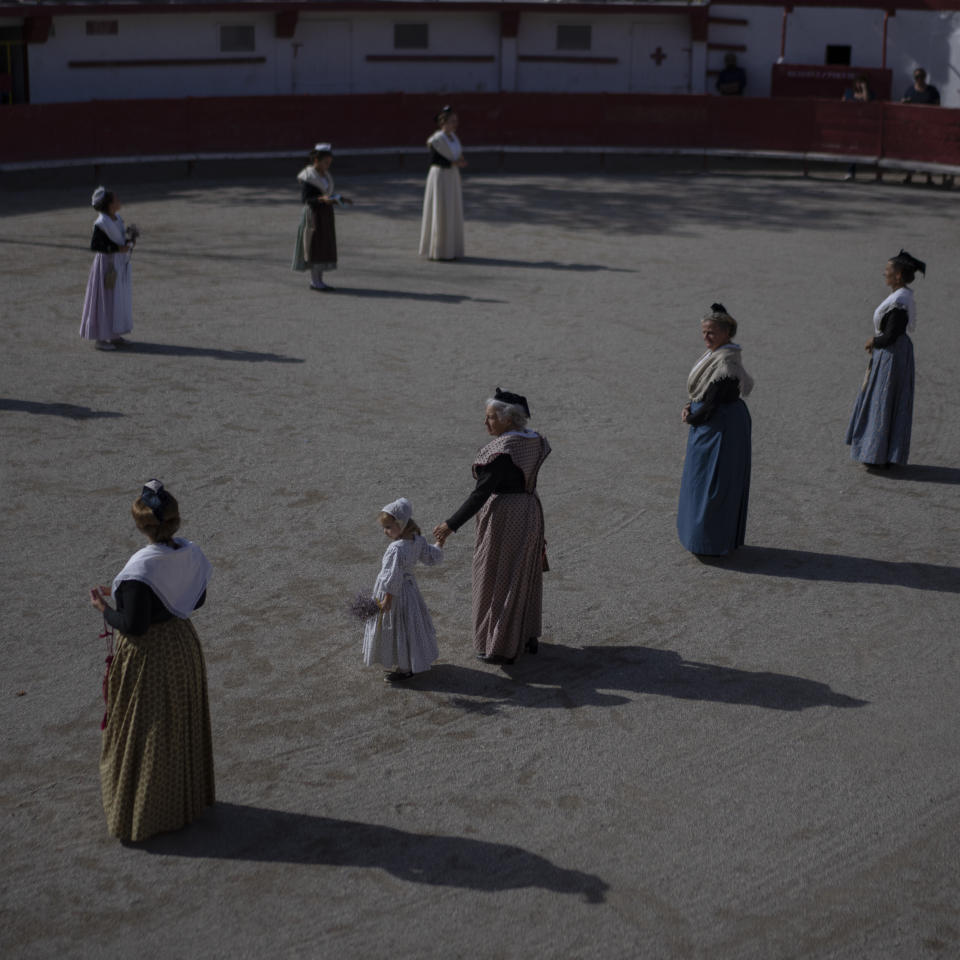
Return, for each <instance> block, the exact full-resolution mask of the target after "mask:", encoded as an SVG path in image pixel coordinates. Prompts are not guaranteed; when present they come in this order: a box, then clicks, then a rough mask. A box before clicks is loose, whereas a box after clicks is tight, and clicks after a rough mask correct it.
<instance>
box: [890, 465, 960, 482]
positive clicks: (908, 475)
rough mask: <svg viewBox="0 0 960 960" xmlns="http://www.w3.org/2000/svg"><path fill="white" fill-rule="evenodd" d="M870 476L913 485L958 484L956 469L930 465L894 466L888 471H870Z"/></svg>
mask: <svg viewBox="0 0 960 960" xmlns="http://www.w3.org/2000/svg"><path fill="white" fill-rule="evenodd" d="M871 475H872V476H874V477H879V478H880V479H881V480H912V481H913V482H915V483H960V469H958V468H957V467H935V466H933V465H931V464H923V463H908V464H905V465H904V466H902V467H901V466H897V465H896V464H894V465H893V466H891V467H890V468H889V469H888V470H875V471H871Z"/></svg>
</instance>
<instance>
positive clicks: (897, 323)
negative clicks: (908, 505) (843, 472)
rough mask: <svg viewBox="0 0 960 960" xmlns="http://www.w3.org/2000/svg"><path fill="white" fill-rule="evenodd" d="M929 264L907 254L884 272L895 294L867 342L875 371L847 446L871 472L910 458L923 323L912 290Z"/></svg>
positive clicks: (876, 315)
mask: <svg viewBox="0 0 960 960" xmlns="http://www.w3.org/2000/svg"><path fill="white" fill-rule="evenodd" d="M926 267H927V265H926V264H925V263H923V262H922V261H920V260H917V259H916V258H915V257H911V256H910V254H909V253H907V252H906V250H901V251H900V252H899V253H898V254H897V255H896V256H895V257H892V258H891V259H890V260H888V261H887V266H886V268H885V269H884V271H883V278H884V280H885V281H886V284H887V286H888V287H890V289H891V290H892V291H893V292H892V293H891V294H890V296H889V297H887V299H886V300H884V301H883V303H881V304H880V306H879V307H877V309H876V310H875V311H874V313H873V333H874V335H873V336H872V337H871V338H870V339H869V340H868V341H867V352H868V353H869V354H870V366H869V367H867V373H866V376H865V377H864V378H863V385H862V386H861V388H860V393H859V394H858V395H857V402H856V403H855V404H854V407H853V416H852V417H851V418H850V426H849V427H847V443H848V444H849V445H850V455H851V456H852V457H853V459H854V460H859V461H860V463H865V464H866V465H867V466H868V467H889V466H890V465H891V464H893V463H898V464H904V463H906V462H907V458H908V457H909V456H910V431H911V428H912V426H913V341H912V340H911V339H910V338H909V337H908V336H907V330H913V328H914V327H915V326H916V324H917V308H916V306H915V305H914V302H913V291H912V290H911V289H910V288H909V287H908V286H907V284H908V283H912V282H913V278H914V277H915V276H916V274H917V272H920V273H923V274H926Z"/></svg>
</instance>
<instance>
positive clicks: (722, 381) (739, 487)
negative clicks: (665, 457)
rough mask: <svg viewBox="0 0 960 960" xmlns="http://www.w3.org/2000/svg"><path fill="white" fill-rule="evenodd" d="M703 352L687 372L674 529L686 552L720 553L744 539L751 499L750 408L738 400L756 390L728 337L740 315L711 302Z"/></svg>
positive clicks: (732, 333) (731, 333)
mask: <svg viewBox="0 0 960 960" xmlns="http://www.w3.org/2000/svg"><path fill="white" fill-rule="evenodd" d="M701 330H702V333H703V341H704V343H705V344H706V345H707V352H706V353H705V354H704V355H703V356H702V357H701V358H700V359H699V360H698V361H697V362H696V363H695V364H694V366H693V369H692V370H691V371H690V376H689V377H688V378H687V392H688V393H689V395H690V402H689V403H688V404H687V405H686V406H685V407H684V408H683V413H682V414H681V419H682V420H683V422H684V423H686V424H688V425H689V427H690V434H689V437H688V439H687V457H686V460H685V461H684V464H683V479H682V480H681V481H680V506H679V509H678V511H677V533H678V534H679V536H680V542H681V543H682V544H683V545H684V546H685V547H686V548H687V549H688V550H689V551H690V552H691V553H696V554H701V555H704V556H720V555H722V554H726V553H729V552H730V551H731V550H735V549H736V548H737V547H740V546H742V545H743V540H744V534H745V532H746V529H747V502H748V500H749V498H750V412H749V410H747V405H746V404H745V403H744V402H743V400H741V399H740V397H741V395H742V396H747V395H748V394H749V393H750V391H751V390H752V389H753V378H752V377H751V376H750V375H749V374H748V373H747V371H746V370H744V369H743V362H742V360H741V356H742V351H741V349H740V347H739V346H738V345H737V344H735V343H734V342H733V337H734V336H735V335H736V332H737V321H736V320H734V319H733V317H731V316H730V314H729V313H727V310H726V308H725V307H724V305H723V304H722V303H714V304H712V305H711V307H710V313H709V314H708V315H707V316H706V317H704V318H703V322H702V324H701Z"/></svg>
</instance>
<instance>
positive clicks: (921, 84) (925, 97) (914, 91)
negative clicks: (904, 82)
mask: <svg viewBox="0 0 960 960" xmlns="http://www.w3.org/2000/svg"><path fill="white" fill-rule="evenodd" d="M900 102H901V103H925V104H929V105H930V106H934V107H939V106H940V91H939V90H938V89H937V88H936V87H935V86H934V85H933V84H932V83H927V71H926V70H924V69H923V67H917V69H916V70H914V71H913V84H912V85H911V86H909V87H907V92H906V93H905V94H904V95H903V96H902V97H901V98H900Z"/></svg>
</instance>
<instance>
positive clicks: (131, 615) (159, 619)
mask: <svg viewBox="0 0 960 960" xmlns="http://www.w3.org/2000/svg"><path fill="white" fill-rule="evenodd" d="M113 599H114V601H115V602H116V604H117V609H116V610H113V609H111V608H110V607H107V609H106V610H105V611H104V614H103V616H104V619H106V621H107V623H109V624H110V626H111V627H113V628H114V630H118V631H119V632H120V633H122V634H125V635H126V636H130V637H139V636H141V635H142V634H144V633H146V632H147V630H149V629H150V627H151V626H152V625H153V624H155V623H165V622H166V621H167V620H172V619H173V614H172V613H171V612H170V611H169V610H168V609H167V608H166V607H165V606H164V605H163V601H162V600H161V599H160V598H159V597H158V596H157V595H156V594H155V593H154V592H153V590H151V589H150V587H148V586H147V585H146V584H145V583H141V582H140V581H139V580H124V581H123V583H121V584H120V586H119V587H117V591H116V593H115V594H114V598H113ZM206 599H207V591H206V590H204V591H203V593H201V594H200V599H199V600H198V601H197V606H196V607H195V608H194V609H196V610H199V609H200V607H202V606H203V605H204V603H205V602H206Z"/></svg>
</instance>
